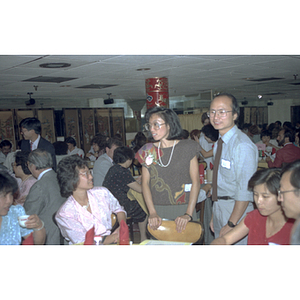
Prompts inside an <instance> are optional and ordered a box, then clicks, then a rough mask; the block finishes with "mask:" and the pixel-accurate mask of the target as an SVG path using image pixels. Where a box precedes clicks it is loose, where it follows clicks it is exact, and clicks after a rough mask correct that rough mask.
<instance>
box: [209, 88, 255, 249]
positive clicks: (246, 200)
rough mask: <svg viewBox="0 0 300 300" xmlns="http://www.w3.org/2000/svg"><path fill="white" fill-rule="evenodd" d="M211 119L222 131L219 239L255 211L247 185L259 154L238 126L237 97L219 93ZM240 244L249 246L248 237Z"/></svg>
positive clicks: (216, 195)
mask: <svg viewBox="0 0 300 300" xmlns="http://www.w3.org/2000/svg"><path fill="white" fill-rule="evenodd" d="M208 116H209V119H210V123H211V124H212V126H213V127H214V128H215V129H216V130H219V141H218V142H216V144H215V147H214V150H213V152H214V169H213V173H214V174H213V183H212V184H213V191H212V200H213V216H212V220H211V226H210V227H211V229H212V231H213V232H214V233H215V238H217V237H219V236H223V235H224V234H226V233H227V232H228V231H230V230H231V229H232V228H233V227H235V226H236V224H237V223H238V222H239V220H241V219H242V218H243V217H244V216H245V215H246V213H247V212H250V211H252V210H253V195H252V192H250V191H248V188H247V186H248V181H249V179H250V178H251V176H252V175H253V174H254V173H255V171H256V170H257V162H258V151H257V147H256V145H255V144H254V143H252V141H251V140H250V139H249V137H248V136H247V135H246V134H245V133H243V132H242V131H241V130H239V129H238V128H237V126H236V122H237V120H238V117H239V106H238V103H237V100H236V98H235V97H234V96H233V95H231V94H227V93H222V94H218V95H217V96H216V97H215V98H214V99H213V101H212V102H211V104H210V109H209V111H208ZM220 139H221V140H220ZM218 148H219V151H218ZM220 150H221V151H220ZM218 160H219V162H217V161H218ZM236 244H239V245H246V244H247V237H246V238H244V239H242V240H240V241H239V242H238V243H236Z"/></svg>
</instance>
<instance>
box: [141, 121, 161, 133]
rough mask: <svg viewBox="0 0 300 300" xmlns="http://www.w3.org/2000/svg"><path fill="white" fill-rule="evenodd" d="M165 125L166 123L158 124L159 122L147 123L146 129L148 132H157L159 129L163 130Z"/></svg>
mask: <svg viewBox="0 0 300 300" xmlns="http://www.w3.org/2000/svg"><path fill="white" fill-rule="evenodd" d="M165 124H166V123H162V124H160V123H157V122H154V123H153V124H150V123H146V124H145V125H144V127H145V129H146V130H147V131H150V130H151V128H154V129H155V130H159V129H160V128H161V126H162V125H165Z"/></svg>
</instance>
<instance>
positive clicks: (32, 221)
mask: <svg viewBox="0 0 300 300" xmlns="http://www.w3.org/2000/svg"><path fill="white" fill-rule="evenodd" d="M25 225H26V227H27V228H30V229H39V228H41V227H42V226H43V223H42V221H41V219H40V218H39V217H38V216H37V215H31V216H29V218H28V219H27V221H26V222H25Z"/></svg>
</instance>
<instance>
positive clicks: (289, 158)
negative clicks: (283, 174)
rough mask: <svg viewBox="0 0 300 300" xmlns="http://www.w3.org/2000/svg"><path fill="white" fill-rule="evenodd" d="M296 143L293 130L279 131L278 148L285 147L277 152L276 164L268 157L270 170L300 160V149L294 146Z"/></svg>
mask: <svg viewBox="0 0 300 300" xmlns="http://www.w3.org/2000/svg"><path fill="white" fill-rule="evenodd" d="M294 141H295V133H294V132H293V131H292V130H289V129H281V130H280V131H279V133H278V137H277V142H278V146H283V147H282V148H281V149H279V150H278V151H277V152H276V157H275V160H274V162H272V160H271V158H270V157H266V162H267V163H268V166H269V168H281V167H283V166H284V165H285V164H287V163H290V162H293V161H295V160H297V159H300V148H299V147H296V146H295V145H294V144H293V142H294Z"/></svg>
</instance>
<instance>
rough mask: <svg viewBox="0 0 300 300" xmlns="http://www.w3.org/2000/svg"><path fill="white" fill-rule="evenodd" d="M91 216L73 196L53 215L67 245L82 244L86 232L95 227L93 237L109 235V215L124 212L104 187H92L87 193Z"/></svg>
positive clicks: (110, 226)
mask: <svg viewBox="0 0 300 300" xmlns="http://www.w3.org/2000/svg"><path fill="white" fill-rule="evenodd" d="M88 198H89V203H90V207H91V211H92V214H91V213H90V212H89V211H87V210H86V209H85V208H83V207H82V206H81V205H80V204H79V203H78V202H77V201H76V200H75V199H74V197H73V196H70V197H69V198H68V199H67V201H66V202H65V203H64V204H63V205H62V206H61V207H60V208H59V210H58V211H57V213H56V215H55V219H56V222H57V225H58V227H59V228H60V231H61V234H62V236H63V237H64V238H65V239H66V240H67V241H69V244H70V245H71V244H76V243H82V242H84V240H85V234H86V232H87V231H88V230H89V229H91V228H92V227H93V226H95V235H102V236H103V235H110V233H111V228H112V225H111V214H112V213H113V212H114V213H116V214H117V213H118V212H124V213H125V215H127V214H126V211H125V210H124V208H123V207H122V206H121V205H120V204H119V202H118V200H117V199H116V198H115V197H114V196H113V195H112V194H111V193H110V192H109V190H108V189H106V188H105V187H94V188H92V189H90V190H89V191H88Z"/></svg>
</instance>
